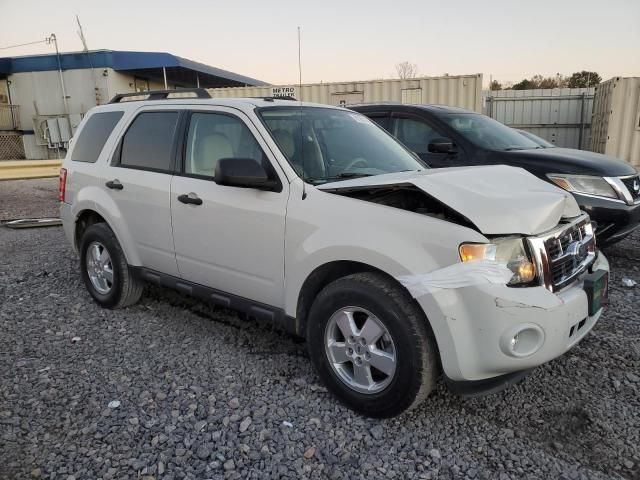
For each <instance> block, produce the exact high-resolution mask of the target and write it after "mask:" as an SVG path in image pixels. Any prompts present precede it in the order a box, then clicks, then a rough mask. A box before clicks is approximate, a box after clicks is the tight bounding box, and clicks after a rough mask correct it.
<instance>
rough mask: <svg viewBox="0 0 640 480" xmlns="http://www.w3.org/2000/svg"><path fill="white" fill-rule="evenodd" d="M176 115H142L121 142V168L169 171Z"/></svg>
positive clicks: (154, 113) (160, 113)
mask: <svg viewBox="0 0 640 480" xmlns="http://www.w3.org/2000/svg"><path fill="white" fill-rule="evenodd" d="M177 124H178V112H144V113H141V114H140V115H138V116H137V117H136V118H135V120H134V121H133V123H132V124H131V125H130V126H129V129H128V130H127V133H125V135H124V139H123V140H122V153H121V155H120V165H121V166H123V167H133V168H140V169H144V170H159V171H170V170H172V166H171V160H172V158H173V140H174V136H175V133H176V126H177Z"/></svg>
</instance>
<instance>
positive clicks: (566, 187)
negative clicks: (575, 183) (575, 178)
mask: <svg viewBox="0 0 640 480" xmlns="http://www.w3.org/2000/svg"><path fill="white" fill-rule="evenodd" d="M551 181H552V182H553V183H555V184H556V185H557V186H559V187H560V188H562V189H563V190H567V191H569V192H570V191H571V190H572V189H573V187H572V186H571V184H570V183H569V182H568V181H567V180H565V179H564V178H559V177H553V178H551Z"/></svg>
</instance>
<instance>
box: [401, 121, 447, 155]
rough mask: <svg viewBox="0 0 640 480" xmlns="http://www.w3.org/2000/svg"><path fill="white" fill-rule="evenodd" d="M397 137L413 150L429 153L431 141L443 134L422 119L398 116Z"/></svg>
mask: <svg viewBox="0 0 640 480" xmlns="http://www.w3.org/2000/svg"><path fill="white" fill-rule="evenodd" d="M396 137H397V138H398V140H400V141H401V142H402V143H404V144H405V145H406V146H407V147H408V148H409V149H410V150H411V151H413V152H415V153H428V152H429V150H428V148H427V147H428V145H429V143H430V142H431V141H432V140H434V139H436V138H439V137H443V135H442V134H441V133H440V132H438V131H436V130H435V129H433V128H431V126H429V125H428V124H426V123H424V122H422V121H420V120H414V119H411V118H396Z"/></svg>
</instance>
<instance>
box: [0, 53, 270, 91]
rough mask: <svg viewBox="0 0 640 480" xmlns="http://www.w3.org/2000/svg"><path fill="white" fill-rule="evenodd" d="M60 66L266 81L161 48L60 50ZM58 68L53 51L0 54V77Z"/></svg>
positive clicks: (210, 82) (221, 81) (208, 83)
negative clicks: (159, 50) (15, 54)
mask: <svg viewBox="0 0 640 480" xmlns="http://www.w3.org/2000/svg"><path fill="white" fill-rule="evenodd" d="M60 65H61V67H62V69H63V70H76V69H83V68H112V69H114V70H116V71H129V72H131V73H133V74H135V75H143V76H144V75H146V76H149V77H152V78H162V68H164V69H165V71H166V72H167V75H168V76H170V77H171V80H172V81H174V82H182V83H188V84H192V83H194V82H195V78H196V75H197V76H198V79H199V81H200V85H201V86H202V87H214V86H243V85H248V86H261V85H268V84H267V83H265V82H263V81H261V80H257V79H255V78H251V77H246V76H244V75H240V74H237V73H234V72H229V71H228V70H223V69H221V68H216V67H212V66H209V65H205V64H203V63H199V62H194V61H193V60H189V59H186V58H182V57H178V56H176V55H172V54H170V53H165V52H126V51H115V50H92V51H89V52H69V53H61V54H60ZM57 69H58V58H57V56H56V54H46V55H31V56H24V57H5V58H0V78H3V77H6V76H8V75H10V74H13V73H20V72H44V71H50V70H57Z"/></svg>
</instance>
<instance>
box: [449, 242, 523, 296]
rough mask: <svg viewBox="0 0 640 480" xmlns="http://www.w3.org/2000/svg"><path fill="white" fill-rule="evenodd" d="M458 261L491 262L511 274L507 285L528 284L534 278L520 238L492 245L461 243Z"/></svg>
mask: <svg viewBox="0 0 640 480" xmlns="http://www.w3.org/2000/svg"><path fill="white" fill-rule="evenodd" d="M460 259H461V260H462V261H463V262H469V261H471V260H493V261H495V262H498V263H500V264H502V265H504V266H506V267H507V268H508V269H509V270H511V271H512V272H513V277H511V280H509V283H508V285H523V284H526V283H530V282H531V281H533V280H534V279H535V277H536V268H535V266H534V264H533V263H532V262H531V259H530V258H529V255H528V254H527V250H526V249H525V246H524V243H523V239H522V238H502V239H495V240H494V241H493V243H463V244H462V245H460Z"/></svg>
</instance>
